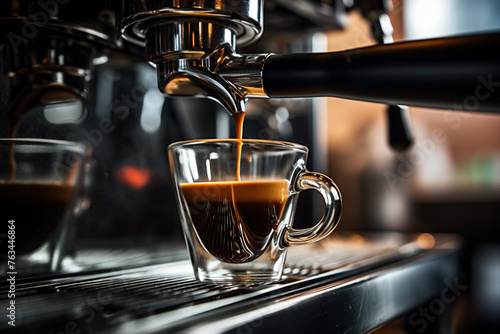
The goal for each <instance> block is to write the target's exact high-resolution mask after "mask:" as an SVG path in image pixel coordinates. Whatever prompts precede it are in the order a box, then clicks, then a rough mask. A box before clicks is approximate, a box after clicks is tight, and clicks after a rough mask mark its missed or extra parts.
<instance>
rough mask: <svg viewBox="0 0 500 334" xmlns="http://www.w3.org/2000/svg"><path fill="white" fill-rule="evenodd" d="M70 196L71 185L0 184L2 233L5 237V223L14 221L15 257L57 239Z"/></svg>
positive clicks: (4, 253) (71, 194)
mask: <svg viewBox="0 0 500 334" xmlns="http://www.w3.org/2000/svg"><path fill="white" fill-rule="evenodd" d="M73 193H74V187H73V186H71V185H60V184H53V183H41V182H40V183H38V182H0V212H1V213H2V217H3V219H5V220H6V221H5V222H4V224H2V226H3V227H2V229H3V231H2V232H3V233H6V234H5V235H7V225H8V224H7V220H15V223H14V225H15V232H16V234H15V236H16V237H15V252H16V256H17V255H24V254H29V253H32V252H34V251H35V250H37V249H38V248H40V247H41V246H42V245H43V244H44V243H46V242H47V241H50V240H51V239H52V238H53V237H54V236H55V235H56V232H57V231H58V229H59V228H60V225H61V222H62V220H63V217H64V215H65V213H66V211H67V210H68V208H69V205H70V203H71V199H72V197H73ZM5 245H7V243H5ZM6 247H7V246H4V247H2V248H3V250H2V252H1V254H2V256H6V255H7V249H6Z"/></svg>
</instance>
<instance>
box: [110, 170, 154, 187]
mask: <svg viewBox="0 0 500 334" xmlns="http://www.w3.org/2000/svg"><path fill="white" fill-rule="evenodd" d="M115 176H116V179H117V180H118V181H119V182H121V183H123V184H126V185H127V186H129V187H130V188H133V189H141V188H144V187H145V186H146V185H147V184H148V183H149V181H150V180H151V171H150V170H149V169H146V168H142V167H137V166H124V167H122V168H120V169H119V170H118V171H117V172H116V175H115Z"/></svg>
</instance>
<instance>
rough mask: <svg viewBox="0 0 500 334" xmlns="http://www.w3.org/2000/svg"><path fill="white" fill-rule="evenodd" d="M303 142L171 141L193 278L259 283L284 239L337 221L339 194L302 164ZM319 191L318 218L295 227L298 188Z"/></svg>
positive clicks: (277, 274) (307, 237) (277, 273)
mask: <svg viewBox="0 0 500 334" xmlns="http://www.w3.org/2000/svg"><path fill="white" fill-rule="evenodd" d="M307 153H308V149H307V148H306V147H304V146H301V145H297V144H292V143H285V142H278V141H264V140H236V139H234V140H232V139H227V140H195V141H187V142H179V143H174V144H172V145H170V147H169V160H170V166H171V170H172V171H173V178H174V186H175V189H176V197H177V204H178V208H179V213H180V219H181V223H182V227H183V230H184V236H185V239H186V243H187V246H188V250H189V253H190V258H191V262H192V265H193V269H194V273H195V276H196V278H197V279H199V280H201V281H211V282H217V283H243V284H258V283H266V282H272V281H276V280H279V279H280V278H281V275H282V272H283V267H284V263H285V258H286V252H287V249H288V247H289V246H293V245H301V244H306V243H311V242H315V241H318V240H320V239H322V238H324V237H326V236H327V235H329V234H330V233H331V232H332V231H333V230H334V229H335V227H336V226H337V224H338V222H339V220H340V214H341V205H342V200H341V196H340V191H339V190H338V188H337V186H336V185H335V183H334V182H333V181H332V180H331V179H330V178H329V177H327V176H325V175H323V174H320V173H314V172H309V171H308V170H307V169H306V168H305V164H306V159H307ZM306 189H314V190H317V191H318V192H319V193H320V194H321V195H322V197H323V199H324V201H325V213H324V215H323V217H322V218H321V220H320V221H319V222H318V223H317V224H316V225H314V226H312V227H310V228H307V229H295V228H293V227H292V222H293V217H294V213H295V208H296V205H297V200H298V195H299V193H300V192H301V191H302V190H306Z"/></svg>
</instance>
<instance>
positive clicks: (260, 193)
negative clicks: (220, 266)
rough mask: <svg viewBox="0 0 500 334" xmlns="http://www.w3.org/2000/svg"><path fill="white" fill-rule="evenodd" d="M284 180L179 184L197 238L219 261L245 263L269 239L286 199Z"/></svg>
mask: <svg viewBox="0 0 500 334" xmlns="http://www.w3.org/2000/svg"><path fill="white" fill-rule="evenodd" d="M288 188H289V185H288V181H287V180H269V181H268V180H262V181H227V182H199V183H185V184H181V185H180V189H181V192H182V194H183V195H184V199H185V200H186V203H187V206H188V208H189V214H190V216H191V220H192V222H193V226H194V228H195V230H196V233H197V234H198V236H199V240H200V241H201V243H202V244H203V246H204V247H205V249H206V250H207V251H208V252H209V253H210V254H212V255H213V256H215V257H216V258H218V259H219V260H221V261H224V262H228V263H245V262H250V261H252V260H254V259H256V258H257V257H259V256H260V255H261V254H262V253H263V252H264V250H265V249H266V248H267V245H268V244H269V242H270V241H271V237H272V235H273V232H274V231H275V230H276V228H277V226H278V223H279V221H280V219H281V215H282V213H283V208H284V206H285V204H286V202H287V200H288V197H289V193H288Z"/></svg>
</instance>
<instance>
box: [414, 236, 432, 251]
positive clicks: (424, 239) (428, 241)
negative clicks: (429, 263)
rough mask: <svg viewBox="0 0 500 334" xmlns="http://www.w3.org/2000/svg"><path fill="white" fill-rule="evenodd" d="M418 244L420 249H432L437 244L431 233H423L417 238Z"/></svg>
mask: <svg viewBox="0 0 500 334" xmlns="http://www.w3.org/2000/svg"><path fill="white" fill-rule="evenodd" d="M417 244H418V246H419V247H420V248H423V249H431V248H432V247H434V245H435V244H436V240H435V239H434V237H433V236H432V235H431V234H429V233H422V234H420V235H419V236H418V238H417Z"/></svg>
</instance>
